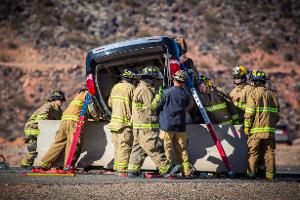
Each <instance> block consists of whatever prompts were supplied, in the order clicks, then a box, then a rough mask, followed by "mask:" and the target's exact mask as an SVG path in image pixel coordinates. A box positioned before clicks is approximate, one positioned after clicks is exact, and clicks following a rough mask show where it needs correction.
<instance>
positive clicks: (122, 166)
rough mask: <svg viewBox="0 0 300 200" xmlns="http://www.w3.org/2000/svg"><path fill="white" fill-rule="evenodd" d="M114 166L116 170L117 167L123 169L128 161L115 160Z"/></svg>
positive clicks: (126, 166)
mask: <svg viewBox="0 0 300 200" xmlns="http://www.w3.org/2000/svg"><path fill="white" fill-rule="evenodd" d="M115 167H116V169H117V170H118V169H121V170H124V169H127V168H128V163H127V162H117V163H116V165H115Z"/></svg>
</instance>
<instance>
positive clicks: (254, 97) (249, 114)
mask: <svg viewBox="0 0 300 200" xmlns="http://www.w3.org/2000/svg"><path fill="white" fill-rule="evenodd" d="M278 120H279V103H278V98H277V96H276V94H275V93H274V92H272V91H271V90H269V89H267V88H266V87H264V86H257V87H254V89H253V91H252V92H251V94H250V95H249V97H248V98H247V102H246V109H245V121H244V126H245V127H246V128H250V133H251V134H255V133H269V134H274V133H275V127H276V124H277V122H278Z"/></svg>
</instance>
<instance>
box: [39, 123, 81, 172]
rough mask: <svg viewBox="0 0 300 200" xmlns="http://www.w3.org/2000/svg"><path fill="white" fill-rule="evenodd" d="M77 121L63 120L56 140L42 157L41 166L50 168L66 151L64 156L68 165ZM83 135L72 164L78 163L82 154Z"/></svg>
mask: <svg viewBox="0 0 300 200" xmlns="http://www.w3.org/2000/svg"><path fill="white" fill-rule="evenodd" d="M76 125H77V122H75V121H71V120H68V121H62V122H61V124H60V126H59V129H58V131H57V132H56V135H55V141H54V143H53V144H52V145H51V146H50V148H49V150H48V151H47V153H46V154H45V155H44V157H43V158H42V160H41V162H40V164H39V166H40V167H42V168H44V169H50V168H51V167H53V166H54V165H55V163H56V161H57V159H58V158H59V157H60V156H61V154H62V153H63V152H64V151H65V156H64V166H65V165H66V162H67V159H68V155H69V152H70V148H71V144H72V141H73V136H74V134H75V131H76ZM81 138H82V137H81V136H80V137H79V140H78V143H77V146H76V150H75V153H74V156H73V160H72V166H74V164H75V163H76V161H77V159H78V157H79V155H80V147H81Z"/></svg>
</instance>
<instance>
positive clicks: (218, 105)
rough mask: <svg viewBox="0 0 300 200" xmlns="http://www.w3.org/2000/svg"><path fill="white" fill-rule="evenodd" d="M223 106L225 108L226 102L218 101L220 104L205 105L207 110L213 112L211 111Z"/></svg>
mask: <svg viewBox="0 0 300 200" xmlns="http://www.w3.org/2000/svg"><path fill="white" fill-rule="evenodd" d="M224 108H226V103H220V104H216V105H212V106H208V107H205V109H206V111H207V112H213V111H216V110H221V109H224Z"/></svg>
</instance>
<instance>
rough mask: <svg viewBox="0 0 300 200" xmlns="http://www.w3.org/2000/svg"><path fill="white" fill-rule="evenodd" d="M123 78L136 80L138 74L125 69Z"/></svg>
mask: <svg viewBox="0 0 300 200" xmlns="http://www.w3.org/2000/svg"><path fill="white" fill-rule="evenodd" d="M121 76H122V77H123V78H128V79H136V74H135V73H134V72H133V71H132V70H129V69H125V70H124V71H123V72H122V74H121Z"/></svg>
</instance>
